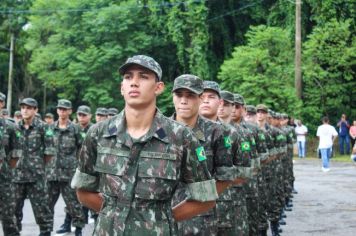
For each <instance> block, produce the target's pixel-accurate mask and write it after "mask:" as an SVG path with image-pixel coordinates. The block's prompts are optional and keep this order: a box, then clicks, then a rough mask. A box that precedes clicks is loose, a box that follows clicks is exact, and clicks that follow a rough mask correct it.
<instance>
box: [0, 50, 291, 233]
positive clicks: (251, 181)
mask: <svg viewBox="0 0 356 236" xmlns="http://www.w3.org/2000/svg"><path fill="white" fill-rule="evenodd" d="M136 67H138V68H136ZM135 70H143V72H142V71H141V72H140V75H139V76H140V82H132V83H136V84H134V85H132V84H131V85H130V86H131V87H130V88H132V89H130V91H129V92H128V95H127V96H129V97H130V98H132V99H133V100H135V99H136V100H137V99H138V98H139V97H140V96H141V94H143V93H144V92H148V91H141V90H140V89H138V88H139V85H137V84H140V83H142V84H144V83H146V82H145V81H146V80H148V79H147V78H149V76H147V75H146V74H149V73H153V74H154V75H155V77H156V80H157V81H156V84H157V86H158V89H160V88H159V83H161V82H160V79H161V76H162V71H161V69H160V66H159V64H158V63H157V62H155V61H154V59H152V58H150V57H147V56H142V55H140V56H134V57H132V58H129V59H128V61H127V62H126V63H125V64H124V65H123V66H122V67H121V68H120V73H121V74H122V75H123V80H124V81H129V82H130V81H132V80H133V78H134V76H133V75H132V74H133V72H135ZM132 71H133V72H132ZM130 76H131V77H132V78H131V77H130ZM141 77H142V78H141ZM129 82H128V83H129ZM123 83H124V82H123ZM130 83H131V82H130ZM122 86H123V85H122ZM135 87H137V89H136V88H135ZM142 87H144V86H143V85H142ZM152 92H154V94H155V96H157V95H159V91H158V92H156V91H152ZM122 93H123V94H125V91H123V88H122ZM172 93H173V103H174V106H175V111H176V112H175V113H174V114H173V115H172V116H171V117H170V120H175V121H177V122H178V123H180V124H184V125H185V126H186V127H189V128H190V131H189V132H191V133H192V134H193V136H194V137H190V133H188V134H189V135H185V136H184V137H179V139H182V138H183V139H187V140H190V141H191V143H193V144H195V143H199V144H200V146H199V147H198V148H197V149H195V151H196V155H197V158H198V160H199V162H198V164H197V166H196V167H194V168H196V169H197V170H194V168H193V167H191V169H192V170H191V169H189V168H188V169H187V170H186V172H187V173H190V172H189V171H192V175H197V173H200V171H202V170H204V171H203V172H204V177H202V176H203V175H201V177H200V181H201V180H204V179H205V176H208V177H209V178H208V179H210V178H212V179H214V180H215V182H216V189H215V186H214V190H213V189H211V191H210V194H209V195H206V196H205V197H202V196H203V195H204V194H202V192H204V191H206V189H207V188H208V187H206V186H208V184H207V183H211V182H210V181H208V180H206V181H203V182H204V185H192V186H194V187H186V186H184V185H189V186H190V184H187V183H188V182H189V181H191V179H190V180H189V181H188V180H187V181H183V183H185V182H187V183H185V184H182V185H183V186H180V185H176V184H175V183H176V182H177V181H178V180H180V179H184V178H186V175H188V174H187V173H185V175H184V176H185V177H179V178H178V172H179V171H178V170H177V169H174V168H173V167H172V165H171V163H172V161H173V160H176V158H174V159H172V158H173V156H172V155H170V154H169V152H168V151H169V150H166V149H165V152H167V153H166V154H164V152H162V150H161V149H162V148H161V147H160V148H158V147H156V146H155V145H153V147H152V149H153V150H156V149H159V150H160V152H157V151H155V152H149V151H139V152H138V154H137V155H138V156H141V157H143V160H145V161H146V160H149V161H153V160H157V161H159V162H158V164H157V166H151V165H152V164H150V165H149V168H148V167H147V166H145V165H143V164H142V165H140V163H138V162H133V163H136V164H135V165H138V169H136V171H137V175H138V177H137V178H136V179H135V178H134V180H132V181H133V182H132V181H131V179H130V178H132V176H131V175H129V174H130V171H129V169H127V170H126V169H125V168H128V167H127V166H129V165H131V164H132V161H130V162H129V163H126V162H123V160H121V159H117V158H119V157H120V158H121V157H126V155H128V156H127V157H129V158H131V156H130V155H131V154H127V153H128V152H127V151H122V150H121V149H118V148H117V145H118V144H119V143H126V144H130V143H132V142H133V143H135V141H136V138H134V137H133V135H131V134H130V136H131V139H130V138H129V139H127V141H123V140H120V139H118V140H117V139H115V141H114V140H111V138H119V137H116V136H118V134H120V131H121V129H123V127H124V126H125V125H123V124H122V125H121V126H118V124H121V122H122V119H123V117H124V115H125V112H124V111H123V112H121V113H120V114H118V115H116V116H114V117H112V118H110V119H108V120H107V121H105V122H102V123H101V124H99V125H95V126H94V127H93V128H92V129H91V131H89V134H88V135H87V132H88V129H89V127H90V126H91V123H90V115H91V112H90V108H89V107H87V106H80V107H79V108H78V109H77V119H78V125H75V124H73V123H72V122H71V121H70V120H69V116H70V114H71V112H72V105H71V103H70V101H68V100H65V99H61V100H59V101H58V105H57V113H58V117H59V118H58V121H56V122H55V123H54V124H52V125H47V124H45V123H43V122H41V121H40V120H39V119H36V118H34V117H35V115H36V113H37V107H38V105H37V102H36V101H35V100H34V99H32V98H25V99H23V100H22V101H21V103H20V107H21V114H22V116H23V119H22V120H21V121H20V122H19V124H18V126H15V125H10V124H9V122H7V121H6V120H3V119H2V120H1V122H2V123H4V124H5V126H3V127H4V128H2V130H6V131H5V133H7V134H6V135H5V136H3V135H2V136H1V139H2V142H1V143H3V144H4V147H5V149H7V150H6V155H4V157H2V160H3V161H2V169H1V170H2V171H1V173H0V175H1V176H2V175H3V173H5V172H4V171H3V169H6V170H7V171H8V170H9V169H10V168H9V167H5V166H7V163H9V165H10V166H12V167H13V168H14V172H13V173H12V174H13V175H14V177H9V176H11V174H7V175H8V176H7V177H8V178H7V179H6V178H5V179H4V181H3V180H2V181H1V184H7V185H8V191H4V192H5V194H7V195H8V196H4V197H1V203H4V204H3V206H2V207H4V206H7V213H5V214H3V216H2V221H3V229H4V232H5V235H19V234H18V232H19V231H20V230H21V220H22V207H23V200H24V198H26V197H28V198H30V200H31V204H32V206H33V209H34V213H35V217H36V222H37V223H38V225H39V226H40V231H41V234H40V235H50V232H51V231H52V228H53V214H54V205H55V203H56V201H57V199H58V197H59V194H60V193H62V196H63V198H64V200H65V203H66V211H67V215H66V220H65V224H63V225H62V227H61V229H60V230H59V232H68V225H70V223H71V222H72V223H73V225H74V226H75V227H76V231H75V234H76V235H81V229H82V227H83V226H84V224H85V222H86V220H85V212H87V209H85V208H83V207H82V206H81V205H80V203H79V201H78V198H77V196H76V195H75V192H74V190H73V189H72V188H71V187H70V182H71V181H72V187H74V188H76V189H77V191H79V192H80V190H83V189H84V190H88V189H89V190H90V191H93V192H100V193H103V195H102V197H103V198H104V199H105V202H104V203H103V204H102V206H101V207H100V208H99V209H98V211H100V212H102V214H100V215H99V218H98V222H97V224H96V227H95V230H94V234H95V235H123V234H125V235H175V234H178V235H252V236H256V235H261V236H263V235H267V229H268V227H269V224H268V222H270V226H271V231H272V235H279V233H280V227H279V224H280V222H283V220H282V216H283V214H284V212H283V211H284V210H285V209H288V210H290V207H291V206H292V204H291V198H292V190H293V182H294V176H293V162H292V158H293V143H294V136H293V135H294V132H293V128H291V127H289V126H287V122H288V116H287V115H286V114H279V113H276V112H273V111H271V110H269V109H268V108H267V106H265V105H263V104H259V105H257V106H256V107H254V106H251V105H246V104H245V100H244V98H243V96H241V95H240V94H233V93H231V92H229V91H222V90H220V87H219V85H218V84H217V83H216V82H214V81H202V80H201V79H200V78H198V77H197V76H194V75H188V74H187V75H182V76H179V77H177V78H176V79H175V81H174V87H173V90H172ZM124 98H125V101H126V105H125V111H126V112H127V110H126V107H128V106H132V107H134V106H135V104H136V103H137V101H136V102H134V103H131V100H129V99H128V97H125V95H124ZM150 99H151V100H152V99H153V97H145V98H144V99H143V100H139V103H141V104H144V105H145V106H148V105H147V104H149V103H147V101H149V100H150ZM0 104H2V107H3V105H4V99H2V103H1V102H0ZM140 109H141V108H140ZM127 113H128V112H127ZM155 114H156V115H155V117H156V118H155V119H157V120H160V121H162V122H163V123H165V122H166V120H165V118H162V117H161V115H160V114H159V111H156V112H155ZM147 115H149V114H147ZM141 119H145V118H144V117H142V118H141ZM126 122H128V121H127V120H126ZM169 123H170V122H169ZM159 125H161V126H162V124H159ZM166 126H168V125H166ZM10 127H11V128H10ZM162 127H164V126H162ZM172 127H174V129H173V131H172V132H176V130H175V129H176V127H179V126H178V124H175V123H174V125H173V126H172ZM106 129H107V130H106ZM7 130H9V131H7ZM10 130H13V131H10ZM164 130H165V129H163V128H159V129H157V132H155V133H153V136H154V137H156V138H158V139H160V140H162V141H163V142H169V141H167V140H166V139H167V136H168V135H167V132H168V131H167V130H166V131H164ZM99 131H100V132H101V133H103V137H104V139H103V140H104V141H103V146H104V147H103V146H102V145H98V143H99V141H100V140H101V136H97V135H98V134H97V133H100V132H99ZM124 133H125V132H124ZM148 133H150V132H148ZM123 137H125V139H126V138H127V134H125V135H124V136H123ZM143 138H146V135H144V136H143ZM109 139H110V140H109ZM137 140H140V141H142V140H141V138H139V139H137ZM195 140H197V141H195ZM83 141H84V144H83V145H84V147H83V148H82V150H81V151H80V154H79V164H78V159H77V156H78V153H79V150H80V147H81V145H82V143H83ZM109 141H110V142H109ZM93 142H94V144H95V145H94V144H93ZM116 142H118V143H116ZM176 142H177V143H179V142H180V140H176ZM105 145H109V147H107V148H105ZM191 145H192V144H191ZM93 146H94V147H95V148H93ZM120 147H121V146H120ZM176 149H181V148H180V147H177V148H174V151H175V152H178V151H177V150H176ZM133 151H135V148H133ZM151 153H154V154H152V155H151ZM95 155H96V156H95ZM185 155H186V154H185ZM89 157H90V158H91V157H92V158H94V159H96V158H98V159H96V163H95V167H94V168H92V167H88V166H89V164H92V163H91V162H92V160H91V159H89ZM147 157H149V159H146V158H147ZM119 160H120V161H119ZM191 162H192V161H191ZM125 163H126V164H125ZM153 163H155V162H153ZM124 164H125V165H124ZM189 164H190V165H191V164H192V163H184V165H189ZM203 164H204V165H203ZM200 165H201V166H203V167H199V166H200ZM162 166H164V169H160V168H162ZM77 167H78V169H77V171H76V173H75V175H74V172H75V168H77ZM152 167H153V168H152ZM145 168H146V169H145ZM172 168H173V169H172ZM177 168H178V166H177ZM199 168H201V169H202V170H198V169H199ZM141 169H145V171H143V172H142V173H141V172H140V171H141ZM181 169H184V168H183V167H182V168H181ZM194 172H197V173H194ZM73 175H74V177H73ZM126 175H128V182H129V183H130V184H133V183H134V184H133V185H132V188H130V186H131V185H129V184H127V183H125V185H122V183H123V182H125V177H126ZM17 176H18V177H17ZM94 176H95V181H94ZM134 176H135V174H133V177H134ZM152 176H153V177H154V178H153V179H150V178H148V177H152ZM139 177H140V178H139ZM188 177H189V176H188ZM98 178H99V179H100V181H98ZM101 178H104V180H103V179H101ZM147 178H148V179H147ZM10 179H11V180H10ZM188 179H189V178H188ZM143 180H145V181H148V182H144V181H143ZM140 181H141V182H142V183H145V184H146V185H147V186H145V185H141V184H142V183H141V182H140ZM168 182H169V183H171V182H172V183H171V184H167V183H168ZM94 183H95V188H94V187H93V186H94ZM120 183H121V185H120ZM173 183H174V184H173ZM198 183H201V182H198ZM115 184H118V186H116V185H115ZM151 185H152V186H155V187H152V188H149V187H151ZM88 186H89V187H88ZM115 186H116V187H115ZM157 186H158V187H157ZM205 187H206V188H205ZM146 188H149V190H150V191H151V192H150V193H145V194H144V193H143V192H144V191H145V190H146ZM163 188H164V189H163ZM14 189H15V190H14ZM132 189H134V190H132ZM187 189H189V191H187ZM122 191H123V192H122ZM132 191H133V193H134V195H132V197H129V198H128V199H129V200H128V201H129V202H130V201H131V203H130V204H131V205H130V206H129V207H128V209H129V210H128V211H126V210H127V209H126V208H125V207H123V208H122V211H124V212H127V213H125V214H126V215H125V217H126V220H124V222H125V223H123V222H120V220H122V218H121V217H120V216H121V214H123V213H122V212H118V213H117V214H113V213H115V207H119V205H120V204H124V205H125V206H126V204H127V203H126V202H127V199H126V197H127V196H125V195H126V194H127V195H128V194H129V193H131V192H132ZM114 193H115V194H114ZM170 193H174V194H173V196H172V198H169V197H168V195H170ZM9 194H13V195H11V196H10V195H9ZM215 194H219V196H218V197H217V196H215ZM112 195H115V197H114V198H113V196H112ZM121 195H123V196H121ZM156 195H159V196H160V197H157V196H156ZM78 196H79V194H78ZM163 196H164V199H166V198H168V199H171V201H170V203H169V204H170V205H171V206H172V207H173V208H172V209H173V215H174V219H175V220H174V219H173V218H172V217H171V216H170V214H172V211H169V212H171V213H167V215H166V216H165V217H168V218H169V219H171V220H170V221H168V225H167V226H164V225H160V226H157V225H155V227H152V225H151V224H149V223H147V222H146V223H145V224H142V225H141V221H144V220H143V218H144V219H145V220H147V221H148V222H150V221H154V222H156V221H158V219H160V220H162V217H163V216H162V214H163V212H160V215H161V216H160V217H158V215H157V213H156V214H154V215H151V214H153V213H152V212H155V211H157V210H158V211H159V209H161V207H162V206H161V205H159V206H160V207H159V208H158V209H157V205H155V204H154V206H155V207H154V208H150V207H151V205H152V204H151V203H152V201H154V202H156V201H158V200H160V201H158V202H161V200H162V199H161V198H162V197H163ZM9 199H16V201H15V203H13V202H11V203H10V202H9ZM137 199H141V200H140V201H138V200H137ZM142 199H145V200H146V201H147V200H150V201H149V202H151V203H150V205H149V206H148V205H145V206H146V207H145V210H146V213H141V212H139V211H138V210H137V208H138V207H139V204H142ZM187 199H195V200H198V201H211V200H216V206H215V207H213V208H211V209H210V210H208V211H205V212H202V213H201V214H198V215H197V216H194V217H192V218H191V217H189V219H183V220H177V219H178V218H179V216H177V214H174V213H175V212H174V209H176V208H175V207H174V206H179V205H180V203H181V202H183V201H185V200H187ZM81 201H82V202H85V201H84V200H81ZM46 203H47V204H46ZM114 203H115V205H112V204H114ZM133 203H135V204H133ZM84 205H85V204H84ZM87 205H89V204H87ZM48 206H49V207H48ZM108 206H111V207H112V209H111V208H109V209H106V208H108ZM92 208H95V207H92ZM120 209H121V208H120ZM162 209H164V208H162ZM36 211H37V212H36ZM1 212H4V211H3V210H2V211H1ZM141 214H142V215H141ZM145 214H146V215H145ZM147 215H148V216H150V217H147ZM144 216H146V217H144ZM116 218H117V219H116ZM146 218H147V219H146ZM163 218H164V217H163ZM152 219H154V220H152ZM174 221H176V222H174ZM115 222H116V223H115ZM150 223H152V222H150ZM122 225H125V226H124V227H122ZM165 227H169V230H168V231H164V230H165ZM144 229H145V230H146V231H145V230H144ZM147 230H149V231H147ZM69 231H70V226H69ZM12 232H17V233H12ZM120 232H121V233H120ZM140 232H141V233H140ZM148 232H149V234H148ZM162 232H163V233H162ZM167 232H170V233H167Z"/></svg>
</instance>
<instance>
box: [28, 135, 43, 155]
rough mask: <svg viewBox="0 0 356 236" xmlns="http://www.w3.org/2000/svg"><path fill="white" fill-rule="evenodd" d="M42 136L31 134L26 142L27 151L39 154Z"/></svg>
mask: <svg viewBox="0 0 356 236" xmlns="http://www.w3.org/2000/svg"><path fill="white" fill-rule="evenodd" d="M41 144H42V140H41V134H39V133H35V134H30V135H29V136H28V138H27V140H26V146H27V150H28V151H29V152H30V153H33V152H37V151H40V150H41V147H42V145H41Z"/></svg>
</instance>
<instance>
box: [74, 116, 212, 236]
mask: <svg viewBox="0 0 356 236" xmlns="http://www.w3.org/2000/svg"><path fill="white" fill-rule="evenodd" d="M178 184H182V185H183V186H185V188H186V189H187V192H189V196H188V200H189V199H191V200H197V201H210V200H215V199H216V198H217V192H216V187H215V181H214V180H212V179H211V176H210V174H209V171H208V169H207V163H206V156H205V154H204V148H203V147H201V146H200V144H199V141H198V140H197V139H196V138H195V137H194V135H193V134H192V132H191V131H190V130H189V129H188V128H187V127H185V126H183V125H181V124H179V123H177V122H174V121H172V120H170V119H169V118H167V117H164V116H163V115H162V114H161V113H160V112H159V111H157V112H156V115H155V117H154V120H153V123H152V126H151V128H150V130H149V131H148V132H147V133H146V134H145V135H144V136H142V137H141V138H139V139H133V138H131V136H130V135H129V134H128V133H127V132H126V119H125V113H124V111H122V112H121V113H120V114H119V115H117V116H115V117H113V118H112V119H110V120H106V121H103V122H100V123H98V124H96V125H94V126H93V127H92V128H91V129H90V130H89V132H88V134H87V137H86V139H85V141H84V144H83V147H82V149H81V152H80V159H79V167H78V169H77V171H76V174H75V175H74V178H73V180H72V187H74V188H77V189H83V190H87V191H91V192H100V193H102V194H103V197H104V203H103V206H102V209H101V211H100V214H99V218H98V222H97V224H96V227H95V230H94V235H124V234H125V235H175V234H176V228H175V221H174V219H173V215H172V210H171V200H172V197H173V195H174V193H175V191H176V188H177V186H178Z"/></svg>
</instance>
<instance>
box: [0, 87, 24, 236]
mask: <svg viewBox="0 0 356 236" xmlns="http://www.w3.org/2000/svg"><path fill="white" fill-rule="evenodd" d="M5 99H6V96H5V95H4V94H3V93H0V111H1V110H2V108H3V107H4V106H5ZM16 134H18V128H17V126H16V125H15V124H14V123H13V122H11V121H9V120H7V119H4V118H2V117H0V141H1V145H2V146H3V148H4V149H5V155H6V157H5V159H4V161H3V162H2V164H1V168H0V189H1V191H0V218H1V220H2V228H3V232H4V236H18V235H19V233H18V230H19V229H18V227H17V221H16V217H15V205H16V203H15V189H14V184H13V182H12V180H13V174H12V170H11V169H10V164H11V165H13V166H15V162H14V161H13V160H16V158H17V159H18V158H20V157H21V156H22V151H21V140H20V139H19V137H18V135H16Z"/></svg>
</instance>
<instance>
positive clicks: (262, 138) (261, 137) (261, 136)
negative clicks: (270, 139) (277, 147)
mask: <svg viewBox="0 0 356 236" xmlns="http://www.w3.org/2000/svg"><path fill="white" fill-rule="evenodd" d="M258 136H259V138H260V139H261V140H266V137H265V135H264V134H259V135H258Z"/></svg>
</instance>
